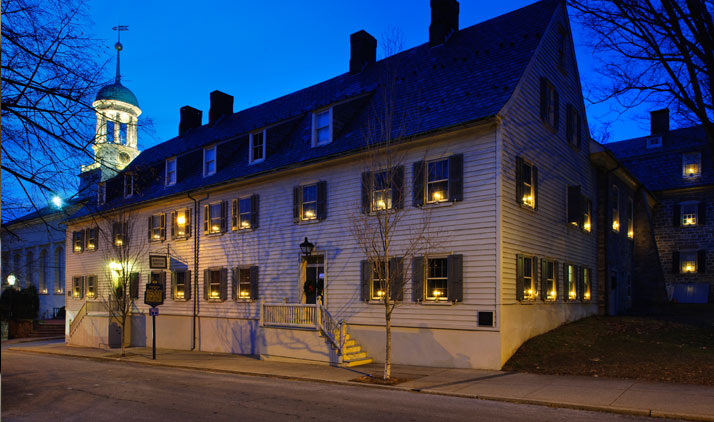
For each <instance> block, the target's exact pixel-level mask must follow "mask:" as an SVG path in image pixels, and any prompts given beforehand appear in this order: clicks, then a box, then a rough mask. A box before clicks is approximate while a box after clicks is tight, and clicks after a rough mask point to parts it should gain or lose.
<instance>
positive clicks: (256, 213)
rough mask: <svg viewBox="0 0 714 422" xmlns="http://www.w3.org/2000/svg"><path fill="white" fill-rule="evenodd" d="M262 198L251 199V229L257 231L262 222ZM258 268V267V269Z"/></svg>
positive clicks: (254, 196)
mask: <svg viewBox="0 0 714 422" xmlns="http://www.w3.org/2000/svg"><path fill="white" fill-rule="evenodd" d="M259 217H260V196H258V195H257V194H256V195H253V196H251V197H250V227H251V228H252V229H253V230H255V229H257V228H258V223H259V222H260V218H259ZM256 268H257V267H256Z"/></svg>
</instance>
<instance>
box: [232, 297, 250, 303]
mask: <svg viewBox="0 0 714 422" xmlns="http://www.w3.org/2000/svg"><path fill="white" fill-rule="evenodd" d="M233 301H234V302H236V303H254V302H255V299H246V298H235V299H233Z"/></svg>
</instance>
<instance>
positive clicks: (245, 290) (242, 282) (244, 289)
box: [236, 268, 251, 299]
mask: <svg viewBox="0 0 714 422" xmlns="http://www.w3.org/2000/svg"><path fill="white" fill-rule="evenodd" d="M236 275H237V277H238V280H237V281H236V289H237V292H236V298H238V299H250V286H251V284H250V268H238V271H236Z"/></svg>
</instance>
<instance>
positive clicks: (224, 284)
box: [220, 202, 228, 300]
mask: <svg viewBox="0 0 714 422" xmlns="http://www.w3.org/2000/svg"><path fill="white" fill-rule="evenodd" d="M224 203H225V202H224ZM220 276H221V279H220V280H221V290H220V294H221V300H226V299H228V270H227V269H225V268H221V270H220Z"/></svg>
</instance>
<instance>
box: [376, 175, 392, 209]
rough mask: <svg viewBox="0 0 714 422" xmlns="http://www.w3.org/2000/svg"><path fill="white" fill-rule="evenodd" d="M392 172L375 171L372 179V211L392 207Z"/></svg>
mask: <svg viewBox="0 0 714 422" xmlns="http://www.w3.org/2000/svg"><path fill="white" fill-rule="evenodd" d="M390 179H391V178H390V172H389V171H387V170H385V171H380V172H378V173H374V177H373V180H372V211H380V210H389V209H392V186H391V185H392V183H390V182H391V180H390Z"/></svg>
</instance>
